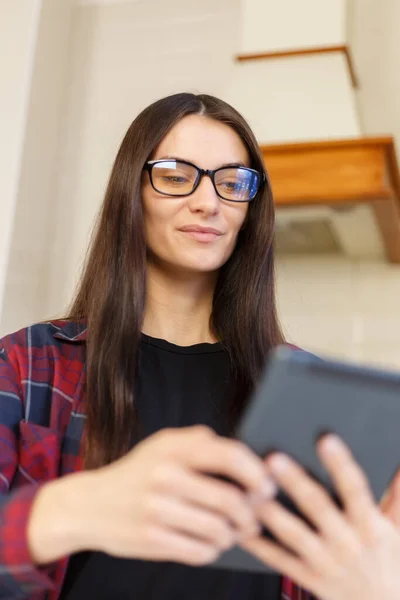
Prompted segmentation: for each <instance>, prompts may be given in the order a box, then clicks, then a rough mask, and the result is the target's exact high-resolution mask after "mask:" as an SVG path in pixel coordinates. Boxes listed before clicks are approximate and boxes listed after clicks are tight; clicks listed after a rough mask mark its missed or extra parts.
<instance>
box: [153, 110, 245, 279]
mask: <svg viewBox="0 0 400 600" xmlns="http://www.w3.org/2000/svg"><path fill="white" fill-rule="evenodd" d="M162 158H179V159H183V160H186V161H189V162H191V163H193V164H194V165H196V166H198V167H200V168H203V169H211V170H214V169H217V168H218V167H221V166H225V165H230V164H235V165H237V164H238V163H239V164H240V163H242V164H243V165H245V166H247V167H250V157H249V154H248V151H247V149H246V147H245V146H244V144H243V142H242V141H241V139H240V137H239V136H238V134H237V133H236V132H235V131H234V130H233V129H231V128H230V127H229V126H227V125H225V124H223V123H220V122H218V121H214V120H212V119H210V118H208V117H204V116H200V115H190V116H187V117H185V118H183V119H182V120H181V121H180V122H179V123H177V124H176V125H175V126H174V127H173V128H172V129H171V131H170V132H169V133H168V134H167V135H166V136H165V138H164V139H163V140H162V142H161V143H160V145H159V146H158V148H157V150H156V152H155V153H154V155H153V157H152V160H156V159H162ZM142 198H143V210H144V217H145V231H146V240H147V246H148V249H149V254H150V257H151V260H152V261H153V262H155V263H156V264H157V265H158V266H163V267H164V268H167V269H168V270H170V269H171V268H172V269H173V270H177V271H180V272H192V273H193V272H203V273H205V272H214V271H216V270H218V269H219V268H220V267H221V266H222V265H223V264H224V263H225V262H226V261H227V260H228V259H229V257H230V256H231V254H232V252H233V249H234V247H235V244H236V239H237V235H238V233H239V231H240V229H241V227H242V225H243V222H244V220H245V218H246V215H247V211H248V203H246V202H230V201H227V200H222V199H221V198H219V197H218V196H217V194H216V192H215V189H214V187H213V184H212V181H211V179H210V178H209V177H207V176H205V177H203V179H202V180H201V183H200V185H199V186H198V188H197V189H196V191H195V192H194V193H193V194H191V195H190V196H186V197H172V196H164V195H162V194H159V193H158V192H156V191H155V190H154V189H153V188H152V186H151V183H150V178H149V174H148V173H145V174H144V178H143V188H142ZM190 226H200V227H209V228H213V229H215V230H216V231H217V232H218V234H215V235H214V234H212V233H211V234H209V235H206V234H204V235H202V234H200V235H196V234H194V233H191V232H188V231H183V229H184V228H188V227H190Z"/></svg>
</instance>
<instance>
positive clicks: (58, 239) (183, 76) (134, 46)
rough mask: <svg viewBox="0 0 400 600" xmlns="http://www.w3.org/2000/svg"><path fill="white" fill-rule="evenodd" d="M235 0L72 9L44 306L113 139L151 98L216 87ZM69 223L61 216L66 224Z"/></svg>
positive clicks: (68, 259) (62, 273)
mask: <svg viewBox="0 0 400 600" xmlns="http://www.w3.org/2000/svg"><path fill="white" fill-rule="evenodd" d="M238 14H239V3H238V1H236V0H219V1H218V2H215V1H214V0H203V1H202V2H200V3H198V2H193V3H188V2H186V0H169V1H168V2H157V10H155V8H154V3H153V2H147V1H143V2H142V1H139V2H130V3H126V2H122V3H115V2H112V3H111V4H110V3H106V4H104V5H103V4H100V5H91V4H88V5H86V4H83V5H77V6H76V7H75V9H74V17H73V23H72V35H71V50H70V64H69V73H68V78H67V86H66V88H67V98H66V102H67V109H66V111H65V119H64V123H63V125H64V127H63V130H62V133H61V139H62V140H63V144H62V148H61V154H60V162H59V165H60V169H59V170H60V179H59V182H58V188H57V190H56V197H57V204H58V213H57V217H56V219H55V227H54V230H53V236H54V243H53V247H54V253H53V254H52V257H51V260H52V264H51V281H52V285H51V288H50V290H49V300H48V305H47V307H48V310H47V312H48V313H49V314H55V313H58V312H59V311H60V310H62V309H63V308H64V307H65V305H66V302H67V300H68V299H69V297H70V295H71V293H72V290H73V288H74V285H75V281H76V278H77V274H78V270H79V265H80V263H81V261H82V258H83V254H84V249H85V247H86V243H87V239H88V233H89V230H90V228H91V225H92V222H93V218H94V216H95V214H96V212H97V210H98V208H99V206H100V203H101V201H102V198H103V194H104V189H105V185H106V182H107V179H108V176H109V173H110V169H111V165H112V162H113V159H114V156H115V154H116V152H117V148H118V146H119V144H120V142H121V139H122V137H123V135H124V133H125V131H126V129H127V128H128V126H129V125H130V123H131V121H132V120H133V119H134V118H135V117H136V115H137V114H138V113H139V112H140V110H142V109H143V108H144V107H145V106H146V105H147V104H149V103H150V102H152V101H154V100H157V99H158V98H160V97H162V96H163V95H168V94H171V93H174V92H180V91H194V92H206V93H207V92H208V93H214V94H217V95H223V92H224V88H226V86H227V81H229V78H230V77H231V70H232V69H233V68H234V63H233V61H232V56H233V55H234V54H235V51H236V48H237V44H238V37H239V29H238V23H239V18H238ZM66 224H67V225H66Z"/></svg>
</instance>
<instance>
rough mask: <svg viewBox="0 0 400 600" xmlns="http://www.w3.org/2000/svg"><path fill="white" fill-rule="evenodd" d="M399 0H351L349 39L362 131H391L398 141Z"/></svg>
mask: <svg viewBox="0 0 400 600" xmlns="http://www.w3.org/2000/svg"><path fill="white" fill-rule="evenodd" d="M399 23H400V2H398V1H397V0H380V1H379V2H377V1H376V0H351V3H350V10H349V27H348V29H349V41H350V45H351V49H352V53H353V56H354V59H355V66H356V69H357V75H358V77H359V79H360V86H359V89H358V91H357V101H358V109H359V113H360V118H361V122H362V127H363V130H364V131H365V133H370V134H375V133H391V134H394V135H395V137H396V142H397V147H398V148H399V143H400V111H399V99H400V68H399V56H400V36H399Z"/></svg>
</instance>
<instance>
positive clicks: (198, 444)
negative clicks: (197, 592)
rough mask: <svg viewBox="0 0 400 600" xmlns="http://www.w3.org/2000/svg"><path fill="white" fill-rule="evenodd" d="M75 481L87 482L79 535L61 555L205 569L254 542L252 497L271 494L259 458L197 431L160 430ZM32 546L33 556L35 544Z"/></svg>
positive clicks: (202, 430)
mask: <svg viewBox="0 0 400 600" xmlns="http://www.w3.org/2000/svg"><path fill="white" fill-rule="evenodd" d="M207 474H208V475H207ZM210 474H216V475H222V476H224V477H226V478H229V479H230V480H232V481H234V482H235V483H237V484H238V486H236V485H234V484H233V483H227V482H226V481H221V480H219V479H216V478H214V477H211V476H210ZM79 475H83V476H84V475H86V476H87V479H86V480H85V485H86V487H85V486H83V487H82V485H81V488H80V491H79V495H80V506H81V514H82V516H81V517H80V525H81V527H80V530H81V534H80V539H79V541H78V540H76V541H75V547H74V548H73V549H69V552H68V553H71V552H76V551H79V550H98V551H103V552H106V553H108V554H111V555H114V556H117V557H124V558H137V559H145V560H146V559H147V560H162V561H174V562H181V563H186V564H189V565H203V564H207V563H211V562H213V561H214V560H216V558H217V557H218V555H219V554H220V553H221V551H224V550H226V549H228V548H230V547H231V546H232V545H234V544H235V543H236V542H237V541H239V539H243V538H244V537H246V536H254V534H256V533H257V532H258V527H259V526H258V524H257V521H256V518H255V516H254V511H253V510H252V506H251V502H250V497H251V494H256V495H257V496H258V495H259V494H262V495H263V496H264V498H266V499H267V498H268V497H269V496H270V497H272V495H273V493H274V489H273V488H274V486H273V484H272V482H270V480H269V479H268V478H267V474H266V469H265V466H264V465H263V462H262V461H261V459H259V458H258V457H256V456H255V455H254V454H253V453H252V452H251V451H250V450H249V449H248V448H247V447H246V446H245V445H244V444H241V443H240V442H238V441H236V440H231V439H227V438H221V437H219V436H217V435H216V434H215V433H214V432H213V431H212V430H210V429H208V428H206V427H203V426H195V427H188V428H183V429H166V430H162V431H160V432H158V433H156V434H154V435H152V436H150V437H149V438H147V439H146V440H144V441H143V442H141V443H139V444H138V445H137V446H136V447H135V448H133V449H132V450H131V451H130V452H128V453H127V454H126V455H125V456H123V457H122V458H120V459H118V460H117V461H115V462H113V463H111V464H110V465H107V466H104V467H101V468H100V469H97V470H95V471H89V472H87V473H82V474H79ZM71 477H74V476H71ZM63 479H67V478H63ZM89 479H90V485H89ZM77 482H78V480H77ZM55 483H58V484H61V483H62V479H61V480H59V481H57V482H55ZM65 483H67V482H65ZM81 483H83V480H82V482H81ZM239 486H240V487H239ZM83 490H86V491H85V492H84V493H83V495H84V497H83V498H82V491H83ZM242 490H243V491H242ZM65 491H67V490H66V488H65ZM70 491H72V490H70ZM67 495H68V494H67ZM69 495H70V496H71V494H69ZM82 507H86V510H85V508H83V510H82ZM39 508H40V507H39ZM39 512H40V511H39ZM42 512H43V511H42ZM73 518H74V519H76V514H75V515H74V517H73ZM33 529H35V527H33ZM75 530H76V528H75ZM31 542H32V535H31ZM76 546H79V547H76ZM31 547H32V548H33V554H34V555H35V551H34V550H35V540H33V543H31ZM42 548H43V544H42ZM39 552H40V551H39ZM40 562H44V560H43V559H42V560H41V561H40ZM47 562H50V560H49V559H48V558H47Z"/></svg>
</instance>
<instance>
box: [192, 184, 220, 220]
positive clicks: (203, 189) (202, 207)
mask: <svg viewBox="0 0 400 600" xmlns="http://www.w3.org/2000/svg"><path fill="white" fill-rule="evenodd" d="M188 201H189V209H190V210H191V211H192V212H202V213H204V214H205V215H207V216H212V215H216V214H218V213H219V211H220V201H219V198H218V196H217V194H216V192H215V189H214V186H213V183H212V181H211V179H210V177H207V175H205V176H204V177H203V178H202V180H201V181H200V184H199V187H198V188H197V190H196V191H195V192H193V194H191V195H190V196H188Z"/></svg>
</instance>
